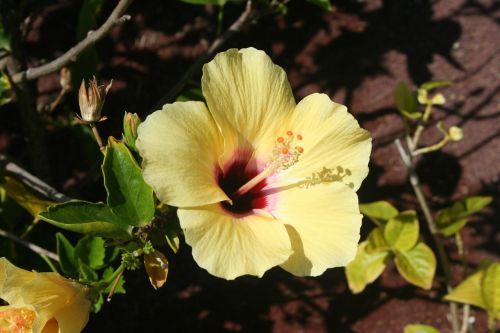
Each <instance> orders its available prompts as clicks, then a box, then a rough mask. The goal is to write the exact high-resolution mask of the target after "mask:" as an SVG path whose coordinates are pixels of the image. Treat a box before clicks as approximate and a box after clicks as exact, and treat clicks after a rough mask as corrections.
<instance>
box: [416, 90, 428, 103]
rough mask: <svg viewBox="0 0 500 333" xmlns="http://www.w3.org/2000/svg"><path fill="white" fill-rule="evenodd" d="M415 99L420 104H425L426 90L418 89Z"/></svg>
mask: <svg viewBox="0 0 500 333" xmlns="http://www.w3.org/2000/svg"><path fill="white" fill-rule="evenodd" d="M417 100H418V102H419V103H420V104H427V101H428V99H427V90H425V89H418V92H417Z"/></svg>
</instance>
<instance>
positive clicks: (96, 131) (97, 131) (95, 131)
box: [90, 123, 106, 153]
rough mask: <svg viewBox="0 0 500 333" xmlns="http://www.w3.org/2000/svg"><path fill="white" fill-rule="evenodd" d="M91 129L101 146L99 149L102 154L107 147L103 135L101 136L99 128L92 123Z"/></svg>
mask: <svg viewBox="0 0 500 333" xmlns="http://www.w3.org/2000/svg"><path fill="white" fill-rule="evenodd" d="M90 128H91V129H92V133H94V137H95V141H97V144H98V145H99V149H100V150H101V152H102V153H104V151H105V150H106V147H105V146H104V145H103V143H102V139H101V135H100V134H99V130H98V129H97V126H96V124H95V123H90Z"/></svg>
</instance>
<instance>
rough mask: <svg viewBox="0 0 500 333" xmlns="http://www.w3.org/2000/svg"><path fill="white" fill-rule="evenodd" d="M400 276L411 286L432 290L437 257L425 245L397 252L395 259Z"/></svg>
mask: <svg viewBox="0 0 500 333" xmlns="http://www.w3.org/2000/svg"><path fill="white" fill-rule="evenodd" d="M395 263H396V268H397V269H398V272H399V274H401V276H402V277H403V278H404V279H405V280H406V281H408V282H410V283H411V284H414V285H416V286H418V287H421V288H424V289H430V288H431V286H432V280H433V279H434V273H435V272H436V257H435V256H434V253H433V252H432V250H431V249H430V248H429V247H428V246H427V245H425V244H424V243H418V244H417V245H416V246H415V247H414V248H412V249H411V250H408V251H397V252H396V258H395Z"/></svg>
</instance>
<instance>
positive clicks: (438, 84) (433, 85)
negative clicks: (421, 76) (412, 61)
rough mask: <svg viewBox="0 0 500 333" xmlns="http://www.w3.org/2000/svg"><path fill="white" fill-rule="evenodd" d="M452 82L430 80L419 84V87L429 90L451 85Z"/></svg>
mask: <svg viewBox="0 0 500 333" xmlns="http://www.w3.org/2000/svg"><path fill="white" fill-rule="evenodd" d="M452 84H453V82H452V81H430V82H426V83H423V84H422V85H421V86H420V89H424V90H427V91H429V90H432V89H435V88H438V87H444V86H451V85H452Z"/></svg>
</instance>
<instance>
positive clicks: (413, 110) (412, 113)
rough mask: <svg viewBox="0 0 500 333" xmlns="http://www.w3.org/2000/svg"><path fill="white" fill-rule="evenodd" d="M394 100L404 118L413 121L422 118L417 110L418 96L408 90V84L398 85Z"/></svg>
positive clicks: (401, 83)
mask: <svg viewBox="0 0 500 333" xmlns="http://www.w3.org/2000/svg"><path fill="white" fill-rule="evenodd" d="M394 100H395V101H396V106H397V108H398V110H399V111H400V112H401V113H402V114H403V115H404V116H406V117H409V118H412V119H413V118H419V117H420V112H419V111H418V109H417V96H416V94H415V93H414V92H412V91H411V90H410V89H409V88H408V86H407V85H406V83H404V82H400V83H398V85H397V86H396V88H395V89H394Z"/></svg>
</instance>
